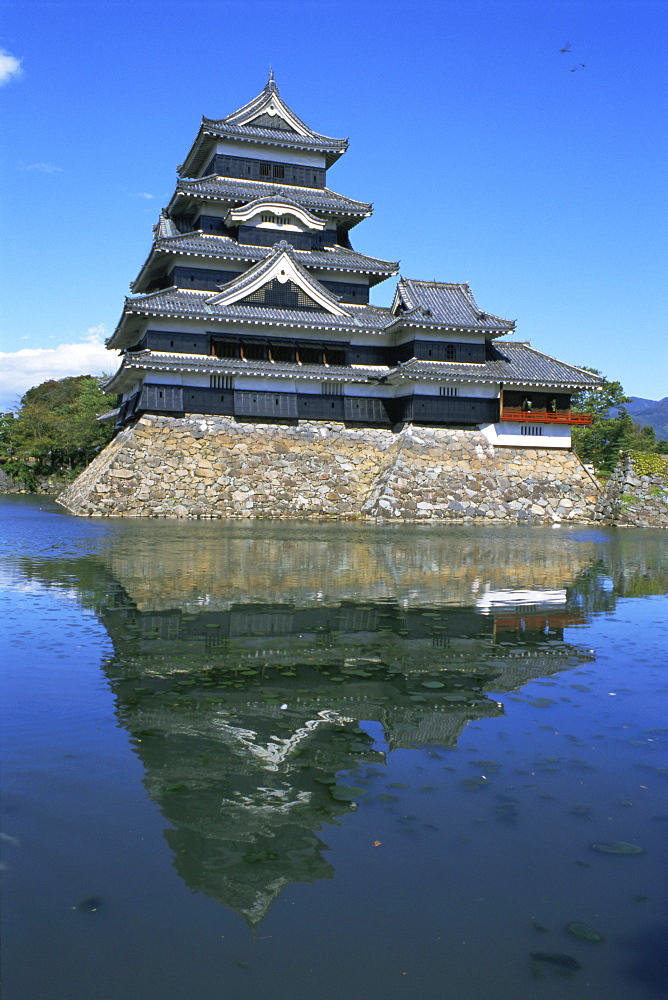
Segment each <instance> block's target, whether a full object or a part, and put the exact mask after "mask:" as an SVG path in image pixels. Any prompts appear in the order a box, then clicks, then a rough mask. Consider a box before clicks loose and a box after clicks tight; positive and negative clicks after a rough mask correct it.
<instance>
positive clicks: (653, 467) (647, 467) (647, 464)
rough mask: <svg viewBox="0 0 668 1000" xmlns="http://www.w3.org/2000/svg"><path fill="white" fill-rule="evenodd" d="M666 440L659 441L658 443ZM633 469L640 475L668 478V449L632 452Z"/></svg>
mask: <svg viewBox="0 0 668 1000" xmlns="http://www.w3.org/2000/svg"><path fill="white" fill-rule="evenodd" d="M664 443H665V442H662V441H659V442H658V444H664ZM631 461H632V462H633V469H634V471H635V472H636V473H637V475H639V476H654V475H659V476H664V477H666V478H668V449H667V450H666V451H665V452H658V453H657V452H655V453H654V454H652V453H649V454H648V453H647V452H637V451H634V452H631Z"/></svg>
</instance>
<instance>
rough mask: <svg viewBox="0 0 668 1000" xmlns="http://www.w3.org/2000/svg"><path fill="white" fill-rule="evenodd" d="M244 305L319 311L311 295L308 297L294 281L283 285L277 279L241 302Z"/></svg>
mask: <svg viewBox="0 0 668 1000" xmlns="http://www.w3.org/2000/svg"><path fill="white" fill-rule="evenodd" d="M240 304H244V305H263V306H284V307H286V308H288V309H319V308H320V307H319V306H318V304H317V302H315V301H314V300H313V299H312V298H311V297H310V295H306V294H305V293H304V292H303V291H302V290H301V288H299V286H298V285H295V283H294V282H293V281H286V282H284V283H281V282H280V281H279V280H278V279H277V278H274V280H273V281H270V282H269V284H267V285H263V287H262V288H259V289H258V290H257V292H253V293H252V295H247V296H246V297H245V298H244V299H241V300H240Z"/></svg>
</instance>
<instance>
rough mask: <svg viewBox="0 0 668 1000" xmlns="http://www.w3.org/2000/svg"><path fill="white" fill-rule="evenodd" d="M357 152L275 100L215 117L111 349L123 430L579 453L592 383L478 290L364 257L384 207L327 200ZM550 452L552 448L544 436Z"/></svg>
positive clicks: (272, 95)
mask: <svg viewBox="0 0 668 1000" xmlns="http://www.w3.org/2000/svg"><path fill="white" fill-rule="evenodd" d="M347 147H348V142H347V140H346V139H333V138H330V137H328V136H325V135H320V134H319V133H317V132H314V131H313V130H312V129H311V128H309V126H308V125H306V124H304V122H303V121H301V119H300V118H298V117H297V115H296V114H295V113H294V112H293V111H292V110H291V109H290V108H289V107H288V106H287V104H285V102H284V101H283V100H282V98H281V97H280V95H279V91H278V87H277V86H276V83H275V81H274V77H273V74H270V76H269V80H268V82H267V85H266V86H265V88H264V90H263V91H262V92H261V93H260V94H259V95H258V96H257V97H256V98H254V100H252V101H250V102H249V103H248V104H246V105H244V107H242V108H240V109H239V110H238V111H235V112H234V113H233V114H230V115H228V116H227V117H226V118H221V119H217V120H212V119H209V118H204V119H203V120H202V124H201V126H200V129H199V132H198V134H197V137H196V139H195V141H194V143H193V145H192V147H191V148H190V150H189V152H188V154H187V156H186V158H185V160H184V162H183V164H182V165H181V166H180V167H179V168H178V173H179V177H178V180H177V184H176V190H175V191H174V195H173V197H172V199H171V201H170V203H169V205H168V206H167V207H166V209H164V211H163V212H162V214H161V216H160V219H159V222H158V224H157V226H156V227H155V230H154V232H155V236H154V240H153V245H152V247H151V251H150V253H149V255H148V257H147V259H146V261H145V262H144V264H143V265H142V267H141V269H140V271H139V274H138V276H137V278H136V279H135V281H134V282H133V283H132V285H131V289H132V292H133V295H132V297H130V298H127V299H126V302H125V306H124V309H123V315H122V317H121V320H120V322H119V324H118V326H117V328H116V330H115V331H114V333H113V335H112V336H111V338H110V339H109V341H108V347H109V348H115V349H119V350H120V351H122V354H123V357H122V363H121V365H120V368H119V370H118V371H117V372H116V374H115V375H114V376H113V377H112V378H111V379H110V380H109V382H108V383H107V385H106V387H105V388H106V390H107V391H109V392H114V393H117V404H116V407H115V408H114V409H113V410H111V411H110V412H109V413H107V414H105V415H104V418H106V419H114V420H115V422H116V425H117V427H119V428H122V427H126V426H127V425H131V424H133V423H134V422H136V420H137V419H138V418H139V417H141V416H143V415H150V414H153V415H160V416H163V417H170V416H171V417H184V416H186V415H188V414H202V415H218V416H226V417H228V418H231V419H232V418H236V419H240V420H243V421H247V420H251V421H258V420H260V421H261V422H263V423H268V422H277V423H289V424H298V423H299V422H300V421H304V420H307V421H337V422H342V423H343V424H344V425H346V426H358V427H359V426H367V427H374V426H375V427H386V428H392V427H396V426H397V425H403V424H418V425H431V426H435V427H439V426H440V427H449V428H463V429H470V430H478V431H482V433H483V434H484V435H485V437H486V438H487V439H488V441H489V442H490V443H491V444H494V445H509V446H512V447H515V448H517V447H521V446H530V447H536V445H538V444H540V447H541V448H544V447H557V448H562V449H563V448H568V447H569V446H570V425H572V424H576V423H588V422H589V420H590V418H589V417H586V416H584V415H582V414H572V413H571V411H570V400H571V393H573V392H575V391H577V390H579V389H582V388H585V387H591V386H592V385H595V384H598V382H599V381H600V380H599V379H598V378H597V377H596V376H592V375H591V373H589V372H586V371H583V370H582V369H580V368H575V367H573V366H571V365H567V364H565V363H564V362H562V361H557V360H556V359H554V358H552V357H548V356H547V355H545V354H541V353H540V352H539V351H536V350H534V349H533V348H531V347H530V346H529V345H528V344H525V343H517V342H512V341H509V340H507V339H506V338H507V337H508V335H509V334H512V332H513V330H514V322H513V321H510V320H506V319H501V318H500V317H499V316H495V315H494V314H493V313H489V312H486V311H484V310H483V309H481V308H480V306H479V305H478V304H477V302H476V300H475V298H474V297H473V293H472V291H471V289H470V287H469V286H468V284H466V283H458V282H455V283H450V282H439V281H421V280H415V279H410V278H403V277H400V278H399V280H398V282H397V285H396V291H395V294H394V300H393V302H392V306H391V307H390V308H381V307H379V306H375V305H372V304H371V303H370V302H369V293H370V289H371V288H372V287H373V286H374V285H377V284H378V283H379V282H381V281H385V280H387V279H389V278H393V277H395V276H396V275H397V273H398V264H397V263H396V262H394V261H387V260H379V259H378V258H376V257H370V256H368V255H367V254H364V253H360V252H358V251H356V250H355V249H353V243H354V242H356V230H355V232H352V230H353V229H354V228H355V227H356V226H357V224H358V223H359V222H362V221H363V220H364V219H366V218H368V217H369V216H370V215H371V212H372V207H371V205H370V204H366V203H365V202H361V201H354V200H353V199H352V198H348V197H346V196H345V195H342V194H338V193H337V192H336V191H334V190H332V189H331V188H330V187H329V186H328V183H327V181H328V177H327V171H328V169H329V168H330V167H332V166H334V164H335V163H336V161H337V160H338V159H339V157H340V156H341V155H342V154H343V153H345V151H346V149H347ZM538 438H540V441H538V440H537V439H538Z"/></svg>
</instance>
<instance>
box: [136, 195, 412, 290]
mask: <svg viewBox="0 0 668 1000" xmlns="http://www.w3.org/2000/svg"><path fill="white" fill-rule="evenodd" d="M276 235H277V237H278V236H279V235H280V234H279V233H277V234H276ZM162 253H172V254H179V255H181V256H184V257H188V256H190V257H205V258H206V257H208V258H211V259H214V260H220V261H242V262H244V263H246V262H247V263H255V262H257V261H261V260H265V259H266V258H268V257H271V256H273V254H274V250H273V249H272V248H271V247H262V246H256V245H255V244H247V243H237V241H236V240H233V239H232V238H231V237H230V236H217V235H214V234H210V233H203V232H201V231H199V230H197V231H193V232H191V233H181V232H179V230H178V229H177V227H176V225H175V224H174V222H173V221H172V220H171V219H169V218H168V217H167V216H166V215H164V214H163V215H161V216H160V221H159V223H158V225H157V226H156V229H155V240H154V244H153V247H152V249H151V252H150V253H149V256H148V258H147V259H146V261H145V262H144V264H143V266H142V269H141V271H140V272H139V275H138V276H137V278H136V280H135V281H134V282H133V283H132V284H131V286H130V288H131V290H132V291H133V292H139V291H141V288H142V285H143V284H144V282H145V281H146V279H147V278H148V275H149V274H150V273H151V272H152V271H153V270H154V268H155V266H156V264H157V263H158V257H159V255H160V254H162ZM294 253H295V256H296V259H297V260H298V261H299V263H300V264H301V265H302V266H304V267H309V268H318V269H319V270H323V271H336V272H343V273H349V274H364V275H368V276H369V277H370V278H371V279H373V278H375V281H374V280H371V281H370V284H372V285H373V284H376V283H377V282H378V281H383V280H384V279H385V278H388V277H391V276H392V275H394V274H396V273H397V271H398V269H399V263H398V261H389V260H380V259H379V258H377V257H369V256H368V255H367V254H361V253H357V252H356V251H355V250H349V249H348V248H346V247H340V246H336V245H334V246H332V247H323V248H322V249H321V250H297V249H295V250H294Z"/></svg>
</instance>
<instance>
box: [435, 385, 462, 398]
mask: <svg viewBox="0 0 668 1000" xmlns="http://www.w3.org/2000/svg"><path fill="white" fill-rule="evenodd" d="M438 394H439V396H458V395H459V389H458V388H457V386H456V385H441V386H439V389H438Z"/></svg>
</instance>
